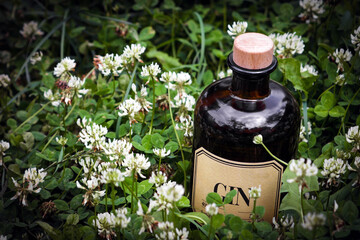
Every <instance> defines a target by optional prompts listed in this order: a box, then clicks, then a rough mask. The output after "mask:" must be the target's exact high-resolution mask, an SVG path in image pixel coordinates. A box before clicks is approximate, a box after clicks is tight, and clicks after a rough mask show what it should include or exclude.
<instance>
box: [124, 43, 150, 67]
mask: <svg viewBox="0 0 360 240" xmlns="http://www.w3.org/2000/svg"><path fill="white" fill-rule="evenodd" d="M145 50H146V48H145V47H143V46H141V45H140V44H131V45H130V46H126V47H125V48H124V51H123V54H122V56H121V57H122V59H123V61H124V63H125V64H126V65H129V64H132V65H133V64H134V63H135V59H136V60H137V61H139V62H143V61H142V60H141V58H140V56H141V54H143V53H144V52H145Z"/></svg>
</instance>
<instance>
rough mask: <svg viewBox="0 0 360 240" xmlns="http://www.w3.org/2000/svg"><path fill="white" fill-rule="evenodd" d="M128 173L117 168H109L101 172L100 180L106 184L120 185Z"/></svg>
mask: <svg viewBox="0 0 360 240" xmlns="http://www.w3.org/2000/svg"><path fill="white" fill-rule="evenodd" d="M125 176H127V174H126V173H123V172H121V171H120V169H117V168H107V169H106V170H105V171H102V173H101V179H100V181H101V182H102V183H106V184H114V185H115V186H117V187H119V186H120V183H121V182H123V181H124V180H125Z"/></svg>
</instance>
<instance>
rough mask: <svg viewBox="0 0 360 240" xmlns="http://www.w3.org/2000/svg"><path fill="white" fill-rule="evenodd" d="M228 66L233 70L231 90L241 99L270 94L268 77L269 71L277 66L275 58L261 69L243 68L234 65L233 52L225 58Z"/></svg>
mask: <svg viewBox="0 0 360 240" xmlns="http://www.w3.org/2000/svg"><path fill="white" fill-rule="evenodd" d="M227 63H228V66H229V67H230V69H231V70H232V71H233V77H232V82H231V89H230V90H231V92H232V93H233V94H234V95H235V96H237V97H240V98H243V99H261V98H265V97H267V96H268V95H269V94H270V88H269V79H270V73H271V72H273V71H274V70H275V69H276V67H277V59H276V57H273V61H272V63H271V64H270V66H268V67H267V68H263V69H255V70H252V69H245V68H242V67H239V66H238V65H236V63H235V62H234V61H233V53H230V54H229V56H228V59H227Z"/></svg>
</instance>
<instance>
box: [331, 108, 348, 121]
mask: <svg viewBox="0 0 360 240" xmlns="http://www.w3.org/2000/svg"><path fill="white" fill-rule="evenodd" d="M329 115H330V116H331V117H336V118H337V117H343V116H344V115H345V109H344V108H343V107H341V106H335V107H333V108H332V109H331V110H330V112H329Z"/></svg>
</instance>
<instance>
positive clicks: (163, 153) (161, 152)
mask: <svg viewBox="0 0 360 240" xmlns="http://www.w3.org/2000/svg"><path fill="white" fill-rule="evenodd" d="M153 152H154V154H155V155H156V156H158V157H160V158H164V157H166V156H169V155H170V150H166V148H163V149H159V148H155V149H153Z"/></svg>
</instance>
